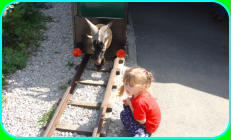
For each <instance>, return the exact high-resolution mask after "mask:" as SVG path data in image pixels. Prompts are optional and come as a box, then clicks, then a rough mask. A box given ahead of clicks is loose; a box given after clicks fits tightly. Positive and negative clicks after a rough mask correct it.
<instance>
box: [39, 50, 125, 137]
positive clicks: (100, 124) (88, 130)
mask: <svg viewBox="0 0 231 140" xmlns="http://www.w3.org/2000/svg"><path fill="white" fill-rule="evenodd" d="M89 60H90V55H88V54H86V55H85V56H84V57H83V59H82V62H81V64H80V66H79V68H78V70H77V72H76V74H75V75H74V77H73V80H72V82H71V84H70V86H69V87H68V88H67V89H66V92H65V93H64V95H63V97H62V99H61V100H60V101H59V103H58V105H57V108H56V111H55V113H54V115H53V117H52V119H51V121H50V122H49V123H48V125H47V127H46V129H45V131H44V133H43V137H51V136H53V135H54V131H57V130H58V131H64V132H74V133H77V134H81V135H87V136H92V137H100V136H106V130H107V127H108V125H109V123H110V122H109V121H108V120H110V119H107V117H110V112H111V111H112V106H111V105H110V104H109V103H110V101H109V100H110V96H111V92H112V89H113V88H117V86H116V85H114V78H115V76H116V75H119V74H120V71H119V69H118V66H119V64H120V63H123V61H124V60H123V59H120V58H118V57H117V58H115V59H114V60H113V66H112V67H111V68H109V69H106V70H101V71H100V72H102V73H103V74H102V75H104V77H107V76H106V75H108V74H109V76H108V78H106V79H103V80H101V81H97V80H92V79H84V80H83V79H82V80H81V76H82V75H83V73H84V71H85V70H86V69H87V68H86V67H87V64H88V62H89ZM108 63H109V62H108ZM88 69H90V70H91V71H97V70H96V69H95V68H94V67H91V68H88ZM77 85H83V86H100V87H103V88H104V89H103V91H102V90H101V92H102V93H103V94H102V93H101V94H102V95H101V96H103V97H101V99H100V100H101V101H99V100H98V101H84V100H75V99H73V98H72V96H73V94H76V93H75V92H76V91H78V88H81V87H80V86H77ZM97 92H100V90H99V91H96V93H95V94H97V95H95V96H98V94H100V93H97ZM78 94H79V93H77V95H75V96H78ZM92 94H93V93H92ZM68 106H71V108H84V109H85V110H97V111H95V112H94V113H97V114H98V116H97V118H96V117H94V116H93V117H92V118H90V119H89V120H90V121H91V122H93V123H92V124H93V125H90V126H88V125H86V124H85V125H76V124H68V123H60V118H61V117H62V115H63V114H64V113H65V112H68V111H66V110H67V108H68ZM69 114H72V111H71V110H69ZM77 115H81V111H77ZM72 117H75V116H73V115H72ZM72 119H73V118H72ZM76 121H78V120H76ZM66 122H68V121H67V120H66Z"/></svg>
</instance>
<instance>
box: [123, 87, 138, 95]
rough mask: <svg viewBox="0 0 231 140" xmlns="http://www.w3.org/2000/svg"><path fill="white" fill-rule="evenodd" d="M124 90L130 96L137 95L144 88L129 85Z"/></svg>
mask: <svg viewBox="0 0 231 140" xmlns="http://www.w3.org/2000/svg"><path fill="white" fill-rule="evenodd" d="M124 89H125V91H126V93H127V94H128V95H129V96H132V95H136V94H137V93H139V92H140V91H141V90H142V88H141V87H139V86H129V85H124Z"/></svg>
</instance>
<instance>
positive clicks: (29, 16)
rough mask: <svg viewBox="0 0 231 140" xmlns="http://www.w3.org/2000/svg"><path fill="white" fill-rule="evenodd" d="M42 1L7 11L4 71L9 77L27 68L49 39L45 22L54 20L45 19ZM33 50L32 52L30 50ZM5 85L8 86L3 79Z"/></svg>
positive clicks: (5, 16) (4, 20)
mask: <svg viewBox="0 0 231 140" xmlns="http://www.w3.org/2000/svg"><path fill="white" fill-rule="evenodd" d="M47 8H50V6H47V5H46V4H45V3H42V2H26V3H22V2H17V3H14V4H12V5H10V6H9V8H7V12H6V15H4V16H3V17H2V41H3V42H2V60H3V61H2V72H3V75H8V74H11V73H14V72H16V71H17V70H18V69H22V68H24V67H25V66H26V63H27V60H28V57H29V56H30V55H31V54H32V53H33V52H32V51H34V50H36V49H33V48H37V47H39V45H40V41H42V40H44V39H46V37H45V36H44V35H43V30H45V29H46V26H45V22H51V21H52V19H51V17H48V16H45V15H44V14H43V13H42V12H41V11H40V9H47ZM29 47H30V49H28V48H29ZM2 81H3V83H2V84H3V85H7V82H6V80H5V78H2Z"/></svg>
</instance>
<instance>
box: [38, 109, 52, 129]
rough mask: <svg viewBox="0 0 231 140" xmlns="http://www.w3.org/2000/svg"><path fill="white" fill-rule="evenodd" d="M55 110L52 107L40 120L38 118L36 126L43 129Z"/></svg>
mask: <svg viewBox="0 0 231 140" xmlns="http://www.w3.org/2000/svg"><path fill="white" fill-rule="evenodd" d="M55 110H56V107H52V108H50V109H49V110H48V111H47V112H45V113H44V114H43V115H42V116H41V117H40V118H38V122H37V126H39V127H40V128H44V127H45V126H46V124H47V123H48V122H49V121H50V120H51V118H52V117H53V115H54V113H55Z"/></svg>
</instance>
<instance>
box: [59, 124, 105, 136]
mask: <svg viewBox="0 0 231 140" xmlns="http://www.w3.org/2000/svg"><path fill="white" fill-rule="evenodd" d="M56 129H57V130H59V131H69V132H76V133H78V134H79V135H88V136H90V135H92V132H93V129H94V127H93V126H85V125H84V126H78V125H73V124H62V123H59V124H57V125H56ZM100 135H101V136H106V131H104V129H103V130H102V131H101V133H100Z"/></svg>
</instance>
